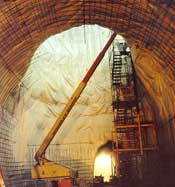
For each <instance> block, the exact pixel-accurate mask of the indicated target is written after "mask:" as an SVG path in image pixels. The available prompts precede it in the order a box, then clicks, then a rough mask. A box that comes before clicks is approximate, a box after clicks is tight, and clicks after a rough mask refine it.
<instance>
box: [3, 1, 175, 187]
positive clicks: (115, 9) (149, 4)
mask: <svg viewBox="0 0 175 187" xmlns="http://www.w3.org/2000/svg"><path fill="white" fill-rule="evenodd" d="M174 8H175V3H173V1H154V0H149V1H146V0H145V1H142V2H141V1H138V0H136V1H132V0H124V1H118V2H115V1H109V0H104V1H103V2H102V1H95V0H94V1H93V2H90V1H86V0H84V1H83V0H82V1H76V0H60V1H56V0H52V1H51V0H44V1H39V0H38V1H35V0H29V1H22V0H17V1H3V2H1V3H0V10H1V12H0V20H1V22H0V45H1V47H0V72H1V73H0V88H1V93H0V104H1V106H2V107H3V108H6V109H7V110H8V112H11V111H12V110H13V109H12V108H13V107H11V98H13V97H14V96H15V92H16V89H17V88H18V83H19V82H20V80H21V78H22V77H23V75H24V73H25V72H26V70H27V67H28V64H29V62H30V59H31V57H32V55H33V53H34V51H35V50H36V49H37V47H38V46H39V45H40V44H41V43H42V42H43V40H45V39H47V38H48V37H49V36H51V35H53V34H56V33H59V32H62V31H64V30H67V29H69V28H72V27H76V26H79V25H84V24H98V25H101V26H103V27H107V28H110V29H112V30H115V31H117V32H118V33H120V34H121V35H123V36H124V37H125V38H126V39H127V40H128V42H129V44H130V45H131V46H134V47H133V54H134V58H135V59H136V69H137V72H138V76H139V77H140V79H141V81H142V82H143V84H144V86H145V88H146V90H147V91H148V94H150V96H151V98H152V99H153V100H154V101H155V104H156V106H157V108H158V113H157V114H158V116H161V115H164V114H166V115H167V117H166V118H165V119H164V120H165V121H164V124H163V126H164V127H163V126H161V128H160V129H159V131H160V133H159V134H160V137H161V138H160V142H161V143H162V145H163V148H164V149H162V150H164V151H165V152H167V153H168V152H169V150H170V149H171V150H172V148H173V146H174V143H173V142H174V141H175V140H174V138H173V137H174V134H175V133H174V134H173V132H174V126H173V125H174V123H175V122H174V117H173V116H174V108H173V109H172V107H170V108H171V110H169V108H168V105H169V104H170V105H171V106H174V100H175V98H174V94H173V93H174V90H175V88H174V73H175V70H174V57H175V37H174V33H175V15H174ZM143 56H145V58H146V59H147V60H145V58H143ZM150 59H151V62H150ZM150 64H151V66H153V67H154V68H153V71H150V73H149V70H147V68H146V67H147V65H150ZM144 68H145V71H146V74H145V73H143V69H144ZM157 69H158V72H159V77H166V80H163V87H162V86H161V87H157V88H156V87H153V88H154V89H151V91H150V90H149V87H150V85H152V84H154V81H155V82H156V83H157V81H159V79H158V80H155V79H153V80H154V81H149V80H147V81H145V79H146V78H147V77H150V76H152V73H155V72H157ZM161 85H162V84H161ZM157 90H159V91H160V92H158V94H159V97H158V98H159V99H157V93H156V92H157ZM165 90H168V93H165ZM162 93H164V95H162ZM167 94H168V96H167ZM167 97H169V98H168V99H167ZM160 100H161V101H162V104H164V103H168V104H165V105H164V108H165V110H166V112H162V113H161V108H160V107H162V104H160V106H159V103H160V102H159V101H160ZM167 100H168V102H167ZM171 101H172V102H171ZM167 108H168V109H167ZM5 118H6V117H5ZM9 118H10V117H9ZM2 121H4V120H2ZM10 121H11V122H6V123H5V124H4V123H1V132H6V131H7V129H8V133H9V138H11V137H10V134H11V133H10V132H11V129H13V127H14V126H13V125H15V122H13V121H12V120H10ZM7 124H9V125H7ZM165 124H167V125H165ZM5 125H6V127H5V128H7V129H4V126H5ZM172 130H173V131H172ZM170 137H172V140H171V138H170ZM8 145H9V146H10V145H11V140H9V141H8ZM167 145H170V146H167ZM1 147H2V146H1ZM2 149H3V147H2ZM165 149H167V150H165ZM4 150H5V153H1V154H4V155H3V157H2V158H3V159H2V161H3V162H4V161H7V163H6V164H5V168H8V169H9V166H10V167H12V165H10V164H9V163H10V161H11V160H12V158H9V157H8V156H9V154H11V151H10V150H9V152H8V150H6V148H4ZM168 154H169V153H168ZM162 155H163V159H165V161H167V159H169V158H170V157H172V158H171V159H169V160H172V162H169V161H168V163H171V164H170V165H172V164H175V163H174V161H173V154H169V156H167V154H165V156H164V152H162ZM8 159H9V160H8ZM4 163H5V162H4ZM173 167H174V165H172V166H171V168H172V171H173ZM8 169H7V170H6V172H7V173H9V170H8ZM19 172H21V170H20V168H19ZM19 176H22V175H21V174H19ZM8 177H9V175H8ZM167 177H168V176H167ZM20 180H22V179H21V178H19V181H20ZM21 185H22V184H21ZM7 186H14V184H12V183H9V184H7ZM16 186H19V184H18V183H17V184H16ZM23 186H26V184H23Z"/></svg>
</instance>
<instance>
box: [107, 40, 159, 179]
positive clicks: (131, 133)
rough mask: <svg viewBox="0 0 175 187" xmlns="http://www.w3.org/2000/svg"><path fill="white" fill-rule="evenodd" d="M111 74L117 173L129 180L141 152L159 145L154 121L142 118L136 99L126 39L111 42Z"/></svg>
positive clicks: (134, 171) (135, 87)
mask: <svg viewBox="0 0 175 187" xmlns="http://www.w3.org/2000/svg"><path fill="white" fill-rule="evenodd" d="M111 75H112V76H111V77H112V96H113V101H112V106H113V113H114V131H113V142H114V152H115V153H116V157H117V160H118V166H117V167H116V173H118V175H119V176H120V177H121V179H122V181H123V182H124V181H127V183H128V181H129V180H132V178H135V176H136V175H137V176H138V175H139V174H138V173H139V171H138V170H139V169H138V168H139V166H138V164H139V160H140V159H141V157H142V155H143V154H144V152H145V151H154V150H157V149H158V147H157V141H156V130H155V123H154V122H153V121H152V120H151V121H150V120H147V119H146V118H145V115H144V111H143V109H142V107H141V104H140V102H139V100H138V93H137V82H136V73H135V69H134V65H133V62H132V58H131V54H130V49H129V47H128V46H127V43H126V42H117V41H114V45H113V59H112V67H111ZM150 137H151V138H150ZM134 173H135V176H134Z"/></svg>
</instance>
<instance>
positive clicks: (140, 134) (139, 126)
mask: <svg viewBox="0 0 175 187" xmlns="http://www.w3.org/2000/svg"><path fill="white" fill-rule="evenodd" d="M137 123H138V134H139V145H140V154H141V155H143V144H142V129H141V123H140V116H139V114H137Z"/></svg>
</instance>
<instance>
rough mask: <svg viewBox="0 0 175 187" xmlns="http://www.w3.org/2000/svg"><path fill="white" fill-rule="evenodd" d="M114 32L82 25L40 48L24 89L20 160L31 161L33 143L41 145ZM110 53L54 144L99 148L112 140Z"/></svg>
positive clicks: (18, 142) (19, 117)
mask: <svg viewBox="0 0 175 187" xmlns="http://www.w3.org/2000/svg"><path fill="white" fill-rule="evenodd" d="M110 35H111V31H110V30H108V29H105V28H101V27H99V26H85V27H83V26H82V27H77V28H73V29H71V30H68V31H66V32H63V33H61V34H58V35H54V36H52V37H50V38H49V39H47V40H46V41H45V42H43V43H42V44H41V45H40V47H39V48H38V49H37V51H36V52H35V54H34V56H33V58H32V60H31V63H30V67H29V68H28V71H27V72H26V74H25V76H24V78H23V80H22V82H21V84H20V89H19V91H20V102H19V104H18V106H17V108H16V112H15V115H16V118H17V121H18V126H17V127H16V129H17V131H16V132H15V133H14V137H15V139H16V144H15V145H16V146H15V148H14V149H15V154H16V159H17V160H24V159H27V145H29V144H30V145H31V144H34V145H39V144H41V142H42V140H43V139H44V137H45V136H46V134H47V133H48V131H49V129H50V128H51V126H52V125H53V123H54V122H55V120H56V118H57V117H58V115H59V114H60V112H61V111H62V109H63V108H64V106H65V104H66V103H67V102H68V100H69V98H70V96H71V94H72V93H73V91H74V90H75V88H76V87H77V86H78V84H79V82H80V81H81V80H82V78H83V77H84V75H85V74H86V72H87V70H88V68H89V67H90V65H91V64H92V63H93V61H94V59H95V58H96V56H97V55H98V54H99V52H100V51H101V50H102V48H103V47H104V45H105V44H106V42H107V40H108V39H109V37H110ZM110 51H111V49H110V50H108V52H107V53H106V55H105V57H104V59H103V61H102V62H101V64H100V65H99V67H98V68H97V70H96V72H95V73H94V75H93V76H92V78H91V79H90V81H89V83H88V85H87V88H86V89H85V90H84V92H83V93H82V95H81V98H80V99H79V100H78V102H77V103H76V104H75V106H74V107H73V109H72V111H71V113H70V114H69V116H68V117H67V119H66V120H65V122H64V123H63V126H62V128H61V129H60V130H59V132H58V134H57V135H56V137H55V138H54V140H53V142H52V143H60V144H62V143H64V144H67V143H82V142H90V143H93V144H94V145H96V146H98V145H100V144H102V143H104V142H105V141H106V140H107V139H111V130H112V126H113V113H112V106H111V103H112V98H111V80H110V69H109V58H110V54H111V52H110Z"/></svg>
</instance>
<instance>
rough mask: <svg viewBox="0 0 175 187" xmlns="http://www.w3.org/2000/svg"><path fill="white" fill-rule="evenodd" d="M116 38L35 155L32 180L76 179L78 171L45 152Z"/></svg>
mask: <svg viewBox="0 0 175 187" xmlns="http://www.w3.org/2000/svg"><path fill="white" fill-rule="evenodd" d="M115 37H116V33H113V34H112V35H111V37H110V39H109V41H108V42H107V43H106V45H105V47H104V48H103V50H102V51H101V52H100V53H99V55H98V56H97V58H96V60H95V61H94V63H93V64H92V66H91V67H90V69H89V71H88V72H87V74H86V75H85V77H84V78H83V80H82V81H81V82H80V84H79V85H78V87H77V88H76V90H75V91H74V93H73V95H72V97H71V98H70V100H69V101H68V103H67V104H66V106H65V108H64V109H63V111H62V112H61V114H60V115H59V117H58V119H57V120H56V122H55V123H54V125H53V127H52V128H51V130H50V131H49V133H48V134H47V136H46V137H45V139H44V141H43V143H42V144H41V146H40V147H39V149H38V150H37V152H36V154H35V160H36V161H37V164H36V165H35V166H33V167H32V178H34V179H49V178H50V179H53V178H74V177H76V173H77V172H76V171H74V170H72V169H70V168H67V167H65V166H61V165H59V164H56V163H53V162H51V161H49V160H47V159H46V158H45V151H46V149H47V147H48V146H49V144H50V143H51V141H52V139H53V138H54V136H55V135H56V133H57V131H58V130H59V128H60V127H61V125H62V124H63V122H64V120H65V119H66V117H67V115H68V114H69V112H70V111H71V109H72V108H73V106H74V104H75V103H76V101H77V100H78V98H79V97H80V95H81V93H82V91H83V90H84V88H85V87H86V85H87V83H88V81H89V79H90V78H91V76H92V75H93V73H94V71H95V70H96V68H97V66H98V65H99V64H100V62H101V60H102V59H103V57H104V55H105V53H106V51H107V49H108V48H109V46H110V45H111V43H112V42H113V40H114V38H115Z"/></svg>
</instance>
